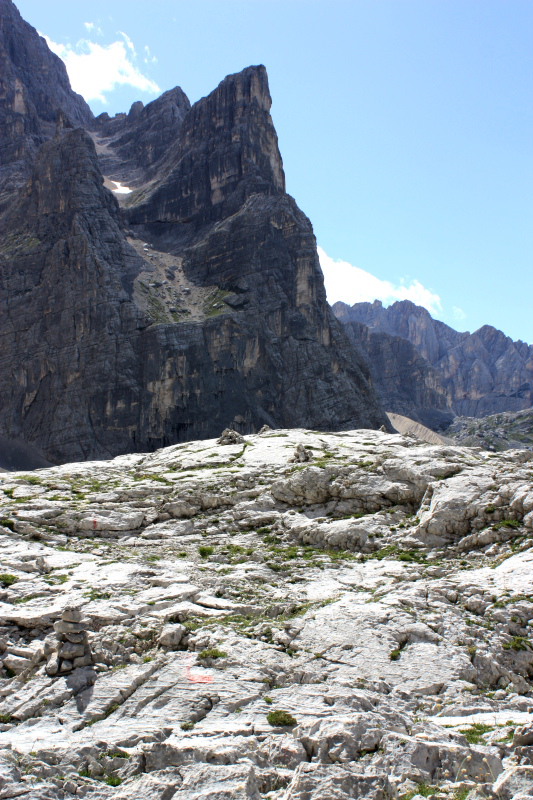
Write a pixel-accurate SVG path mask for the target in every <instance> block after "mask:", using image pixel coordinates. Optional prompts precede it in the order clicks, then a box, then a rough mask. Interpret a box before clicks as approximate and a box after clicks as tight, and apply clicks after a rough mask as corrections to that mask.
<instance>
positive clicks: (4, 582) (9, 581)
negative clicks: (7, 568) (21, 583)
mask: <svg viewBox="0 0 533 800" xmlns="http://www.w3.org/2000/svg"><path fill="white" fill-rule="evenodd" d="M17 581H18V578H17V576H16V575H10V574H9V573H8V572H2V574H0V586H1V587H2V589H7V588H8V587H9V586H13V584H14V583H16V582H17Z"/></svg>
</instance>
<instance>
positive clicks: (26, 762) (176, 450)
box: [0, 429, 533, 800]
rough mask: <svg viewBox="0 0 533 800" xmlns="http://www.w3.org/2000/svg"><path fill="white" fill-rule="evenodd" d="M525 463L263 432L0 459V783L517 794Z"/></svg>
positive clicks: (356, 794)
mask: <svg viewBox="0 0 533 800" xmlns="http://www.w3.org/2000/svg"><path fill="white" fill-rule="evenodd" d="M230 438H231V437H230ZM302 454H304V456H305V457H304V456H302ZM532 476H533V465H532V462H531V454H530V453H529V452H526V451H507V452H505V453H488V452H487V451H481V450H474V449H471V448H462V447H457V446H452V445H449V444H443V445H430V444H427V443H424V442H421V441H420V440H417V439H415V438H413V437H411V436H405V437H404V436H401V435H393V434H388V433H384V432H377V431H368V430H362V431H351V432H341V433H317V432H311V431H306V430H292V431H287V430H270V429H266V430H265V431H264V432H263V433H261V434H257V435H250V436H245V437H243V441H242V442H241V441H235V442H234V443H231V442H229V443H225V439H223V440H222V441H221V440H217V439H211V440H206V441H200V442H191V443H187V444H180V445H174V446H171V447H168V448H166V449H163V450H159V451H157V452H155V453H153V454H150V455H140V454H132V455H125V456H120V457H118V458H115V459H114V460H111V461H106V462H89V463H83V464H65V465H63V466H59V467H52V468H48V469H42V470H38V471H35V472H32V473H28V474H24V473H20V472H18V473H17V472H15V473H3V474H2V475H1V476H0V492H1V493H0V498H1V503H2V508H1V512H0V526H1V527H0V535H1V537H2V556H1V562H2V563H1V567H0V570H1V574H0V584H1V590H0V661H1V673H0V674H1V679H0V735H1V739H2V744H3V750H2V756H1V761H0V776H1V779H2V789H1V791H2V793H3V794H2V795H1V796H3V797H6V798H7V797H29V798H32V800H33V799H34V800H47V799H48V798H69V797H88V798H92V799H96V798H98V799H99V798H121V800H130V799H131V800H134V798H135V799H136V798H139V797H143V798H147V800H170V799H171V798H176V800H181V798H183V800H185V798H187V800H190V798H198V800H199V799H200V798H205V797H207V796H209V797H211V798H228V800H229V798H247V800H260V798H269V799H270V800H324V798H328V800H329V798H335V799H336V800H348V798H370V799H374V800H389V799H390V800H392V798H404V800H406V799H408V798H414V797H416V796H424V797H438V798H442V799H443V800H444V799H446V800H457V798H466V797H468V796H470V798H471V800H475V798H478V799H479V798H482V797H487V798H493V797H505V798H509V800H511V798H519V797H524V796H528V794H530V793H531V785H532V778H531V771H532V769H533V767H532V764H533V760H532V758H533V723H532V717H531V713H530V710H531V708H532V707H533V700H532V698H531V675H532V674H533V640H532V638H531V621H532V620H533V577H532V576H533V571H532V566H533V551H532V550H531V543H532V538H531V537H532V534H533V488H532Z"/></svg>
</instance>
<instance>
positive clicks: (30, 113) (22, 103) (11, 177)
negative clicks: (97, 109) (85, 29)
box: [0, 0, 93, 204]
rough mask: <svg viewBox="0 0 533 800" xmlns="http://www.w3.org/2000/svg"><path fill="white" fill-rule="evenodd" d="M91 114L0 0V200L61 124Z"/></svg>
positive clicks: (87, 120)
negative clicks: (58, 124) (39, 148)
mask: <svg viewBox="0 0 533 800" xmlns="http://www.w3.org/2000/svg"><path fill="white" fill-rule="evenodd" d="M92 118H93V115H92V113H91V110H90V108H89V106H88V105H87V104H86V102H85V100H83V98H82V97H80V95H78V94H75V93H74V92H73V91H72V89H71V88H70V83H69V79H68V76H67V71H66V69H65V65H64V64H63V62H62V61H61V59H59V58H58V57H57V56H56V55H54V53H52V52H51V51H50V50H49V48H48V46H47V44H46V42H45V40H44V39H43V38H42V37H41V36H39V34H38V33H37V31H36V30H35V28H32V27H31V25H28V23H27V22H25V21H24V20H23V19H22V17H21V16H20V14H19V12H18V11H17V9H16V7H15V5H14V4H13V3H12V2H11V0H0V204H1V203H2V202H3V201H5V200H6V199H7V198H6V192H7V191H8V190H9V189H10V188H12V186H13V182H15V183H17V184H19V183H20V182H21V181H22V180H23V179H24V178H26V177H27V176H28V170H29V168H30V165H31V160H32V157H33V156H34V155H35V152H36V150H37V148H38V147H39V146H40V145H41V144H43V142H44V141H46V139H48V138H50V136H53V134H54V131H55V128H56V125H57V123H58V121H59V122H60V124H62V125H67V126H68V125H84V126H88V125H90V124H91V120H92Z"/></svg>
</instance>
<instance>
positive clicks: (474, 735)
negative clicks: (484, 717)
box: [461, 722, 494, 744]
mask: <svg viewBox="0 0 533 800" xmlns="http://www.w3.org/2000/svg"><path fill="white" fill-rule="evenodd" d="M493 730H494V727H493V726H492V725H485V723H483V722H475V723H474V724H473V725H471V726H470V727H469V728H462V729H461V733H462V734H463V736H466V741H467V742H468V743H469V744H480V743H481V744H484V741H485V739H484V737H485V734H486V733H488V732H489V731H493Z"/></svg>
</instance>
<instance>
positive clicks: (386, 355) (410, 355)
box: [333, 300, 533, 430]
mask: <svg viewBox="0 0 533 800" xmlns="http://www.w3.org/2000/svg"><path fill="white" fill-rule="evenodd" d="M333 311H334V313H335V315H336V317H337V319H339V320H341V321H342V322H343V324H344V327H345V330H346V332H347V333H348V335H349V337H350V339H351V341H352V343H353V344H354V345H355V346H357V347H359V348H360V351H361V352H362V353H364V354H366V357H367V359H368V364H369V369H370V371H371V374H372V379H373V381H374V384H375V386H376V389H377V391H378V394H379V396H380V398H381V400H382V403H383V404H384V406H385V407H386V409H387V410H388V411H393V412H396V413H397V414H403V415H405V416H408V417H411V418H412V419H414V420H417V421H418V422H421V423H423V424H424V425H427V426H428V427H430V428H433V429H435V430H440V429H444V428H446V427H447V426H448V425H449V424H450V422H451V421H452V419H453V417H455V416H456V415H459V416H466V417H484V416H487V415H488V414H496V413H499V412H503V411H521V410H523V409H527V408H530V407H531V406H532V405H533V346H531V345H528V344H526V343H525V342H520V341H518V342H514V341H513V340H512V339H510V338H509V337H508V336H505V334H504V333H502V332H501V331H499V330H497V329H496V328H493V327H491V326H490V325H484V326H483V327H482V328H480V329H479V330H478V331H475V333H459V332H458V331H455V330H454V329H453V328H450V327H449V326H448V325H445V324H444V323H443V322H439V321H438V320H435V319H433V318H432V317H431V315H430V314H429V312H428V311H427V310H426V309H425V308H422V307H420V306H416V305H415V304H414V303H411V302H410V301H409V300H403V301H401V302H398V303H393V305H391V306H389V307H388V308H384V307H383V305H382V303H381V302H380V301H379V300H376V301H375V302H374V303H356V304H355V305H353V306H348V305H346V304H345V303H335V305H334V306H333Z"/></svg>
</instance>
